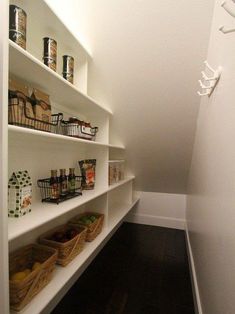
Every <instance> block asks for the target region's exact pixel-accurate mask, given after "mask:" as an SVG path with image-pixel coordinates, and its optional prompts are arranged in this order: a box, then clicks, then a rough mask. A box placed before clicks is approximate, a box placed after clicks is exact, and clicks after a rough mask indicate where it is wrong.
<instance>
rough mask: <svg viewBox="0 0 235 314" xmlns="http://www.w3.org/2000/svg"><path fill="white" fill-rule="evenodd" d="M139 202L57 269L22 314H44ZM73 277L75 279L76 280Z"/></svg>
mask: <svg viewBox="0 0 235 314" xmlns="http://www.w3.org/2000/svg"><path fill="white" fill-rule="evenodd" d="M138 200H139V199H135V200H134V201H133V202H132V203H131V204H123V205H121V206H120V208H119V215H117V216H116V217H115V218H114V219H113V220H112V221H111V223H110V224H108V226H107V227H106V228H104V229H103V231H102V233H101V234H100V235H99V236H98V237H97V238H96V239H95V240H94V241H93V242H91V243H86V245H85V248H84V250H83V251H82V252H81V253H80V254H79V255H78V256H77V257H76V258H75V259H74V261H72V262H71V263H70V264H69V265H68V266H66V267H65V268H63V267H59V266H58V267H56V270H55V272H54V276H53V279H52V281H51V282H50V283H49V284H48V285H47V286H46V287H45V288H44V289H43V290H42V291H41V292H40V293H39V294H38V295H37V296H36V297H35V298H34V299H33V300H32V301H31V303H30V304H28V306H26V308H25V309H24V310H23V311H21V312H20V313H23V314H32V313H33V314H38V313H40V312H42V311H43V310H44V309H45V308H46V307H47V305H48V304H49V303H50V302H51V301H52V300H53V299H54V298H56V296H57V294H58V293H59V292H60V290H63V289H64V286H65V285H66V284H69V286H71V285H72V284H73V282H74V280H76V279H77V278H78V277H79V275H80V274H81V273H82V272H83V271H84V270H85V268H86V267H87V266H88V265H89V263H90V262H91V260H92V259H93V257H94V255H95V253H96V252H97V251H99V250H100V249H101V248H102V244H103V243H104V242H105V239H106V238H108V237H109V236H110V234H112V231H115V227H116V226H117V225H118V224H119V223H120V222H121V221H122V220H123V218H124V217H125V216H126V214H127V213H128V212H129V211H130V210H131V209H132V207H133V206H134V205H135V204H136V203H137V202H138ZM92 255H93V256H92ZM73 277H75V278H74V280H73ZM69 281H71V283H69ZM52 302H53V301H52ZM55 304H56V303H55Z"/></svg>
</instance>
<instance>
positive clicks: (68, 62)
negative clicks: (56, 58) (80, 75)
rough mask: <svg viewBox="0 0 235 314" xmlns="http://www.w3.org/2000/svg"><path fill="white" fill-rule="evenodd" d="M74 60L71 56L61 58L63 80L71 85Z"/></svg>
mask: <svg viewBox="0 0 235 314" xmlns="http://www.w3.org/2000/svg"><path fill="white" fill-rule="evenodd" d="M73 72H74V58H73V57H72V56H68V55H64V56H63V72H62V75H63V78H64V79H66V80H67V81H69V82H70V83H72V84H73Z"/></svg>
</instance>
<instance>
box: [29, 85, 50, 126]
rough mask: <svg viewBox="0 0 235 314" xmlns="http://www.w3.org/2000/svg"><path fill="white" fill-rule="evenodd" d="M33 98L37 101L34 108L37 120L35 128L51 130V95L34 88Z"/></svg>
mask: <svg viewBox="0 0 235 314" xmlns="http://www.w3.org/2000/svg"><path fill="white" fill-rule="evenodd" d="M32 98H33V99H34V101H35V103H34V107H33V109H34V114H35V118H36V120H37V121H36V122H35V128H36V129H38V130H42V131H47V132H51V124H50V123H51V105H50V98H49V95H47V94H45V93H44V92H42V91H40V90H39V89H35V88H34V89H33V94H32Z"/></svg>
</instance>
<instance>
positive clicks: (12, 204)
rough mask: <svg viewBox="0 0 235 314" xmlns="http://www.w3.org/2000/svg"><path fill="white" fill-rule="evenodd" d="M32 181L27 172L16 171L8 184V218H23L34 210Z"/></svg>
mask: <svg viewBox="0 0 235 314" xmlns="http://www.w3.org/2000/svg"><path fill="white" fill-rule="evenodd" d="M32 185H33V184H32V179H31V177H30V176H29V173H28V171H27V170H24V171H15V172H13V173H12V176H11V177H10V179H9V182H8V216H9V217H16V218H18V217H21V216H24V215H26V214H27V213H30V212H31V210H32V207H31V204H32Z"/></svg>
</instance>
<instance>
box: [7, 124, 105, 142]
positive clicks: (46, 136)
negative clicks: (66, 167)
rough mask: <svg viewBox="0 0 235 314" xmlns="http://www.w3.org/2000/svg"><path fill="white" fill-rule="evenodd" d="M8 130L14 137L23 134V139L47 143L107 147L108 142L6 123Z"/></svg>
mask: <svg viewBox="0 0 235 314" xmlns="http://www.w3.org/2000/svg"><path fill="white" fill-rule="evenodd" d="M8 131H9V134H10V135H11V134H12V136H14V139H16V136H17V137H20V138H22V136H24V139H26V138H27V139H29V138H31V139H32V140H33V139H34V140H37V141H38V140H40V139H42V140H43V141H45V140H46V141H48V142H49V143H52V142H53V143H55V142H67V143H78V144H85V145H94V146H103V147H108V146H109V145H108V144H104V143H100V142H94V141H89V140H85V139H80V138H73V137H69V136H65V135H61V134H54V133H48V132H43V131H39V130H33V129H28V128H23V127H19V126H15V125H8Z"/></svg>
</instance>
